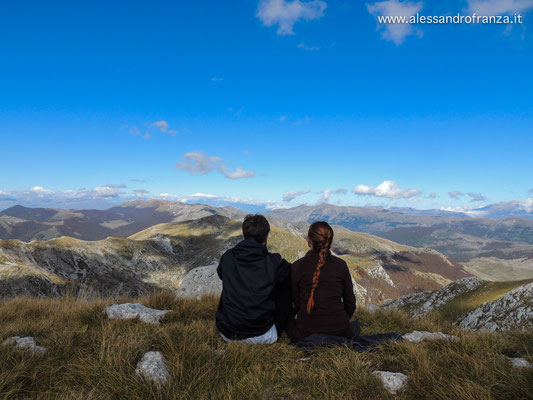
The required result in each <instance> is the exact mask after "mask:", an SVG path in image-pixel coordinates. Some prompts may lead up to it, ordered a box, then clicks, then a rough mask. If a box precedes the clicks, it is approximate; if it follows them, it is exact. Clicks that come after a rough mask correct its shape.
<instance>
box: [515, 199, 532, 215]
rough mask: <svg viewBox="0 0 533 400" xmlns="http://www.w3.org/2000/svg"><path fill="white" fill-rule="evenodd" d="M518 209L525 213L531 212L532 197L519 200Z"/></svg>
mask: <svg viewBox="0 0 533 400" xmlns="http://www.w3.org/2000/svg"><path fill="white" fill-rule="evenodd" d="M518 207H519V208H521V209H522V210H524V211H525V212H528V213H530V212H533V197H530V198H528V199H525V200H519V201H518Z"/></svg>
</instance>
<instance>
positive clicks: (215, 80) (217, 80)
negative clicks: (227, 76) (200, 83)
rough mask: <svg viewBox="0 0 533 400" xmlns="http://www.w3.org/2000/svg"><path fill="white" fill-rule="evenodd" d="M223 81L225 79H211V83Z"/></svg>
mask: <svg viewBox="0 0 533 400" xmlns="http://www.w3.org/2000/svg"><path fill="white" fill-rule="evenodd" d="M223 80H224V78H215V77H213V78H211V81H213V82H221V81H223Z"/></svg>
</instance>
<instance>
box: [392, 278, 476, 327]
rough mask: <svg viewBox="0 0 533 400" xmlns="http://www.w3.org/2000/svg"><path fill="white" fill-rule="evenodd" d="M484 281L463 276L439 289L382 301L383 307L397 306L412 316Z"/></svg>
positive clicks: (434, 308)
mask: <svg viewBox="0 0 533 400" xmlns="http://www.w3.org/2000/svg"><path fill="white" fill-rule="evenodd" d="M483 282H484V281H483V280H482V279H479V278H463V279H459V280H457V281H455V282H452V283H450V284H449V285H446V286H444V287H443V288H442V289H439V290H430V291H427V292H421V293H414V294H410V295H407V296H401V297H398V298H397V299H395V300H389V301H386V302H385V303H383V305H382V307H383V308H399V309H403V310H405V311H406V312H407V313H409V314H410V315H412V316H414V317H420V316H422V315H425V314H427V313H428V312H431V311H433V310H436V309H438V308H440V307H442V306H443V305H445V304H446V303H448V302H449V301H451V300H453V299H454V298H456V297H457V296H459V295H462V294H463V293H467V292H471V291H472V290H475V289H477V288H478V287H479V286H480V285H481V284H482V283H483Z"/></svg>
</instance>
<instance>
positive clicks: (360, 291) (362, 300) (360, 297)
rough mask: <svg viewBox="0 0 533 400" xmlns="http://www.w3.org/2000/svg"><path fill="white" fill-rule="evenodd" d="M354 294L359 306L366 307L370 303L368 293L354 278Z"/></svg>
mask: <svg viewBox="0 0 533 400" xmlns="http://www.w3.org/2000/svg"><path fill="white" fill-rule="evenodd" d="M352 285H353V294H354V295H355V299H356V301H357V304H358V305H364V304H366V303H367V302H368V291H367V290H366V289H365V288H364V287H363V286H361V285H360V284H358V283H357V281H356V280H355V279H354V278H353V276H352Z"/></svg>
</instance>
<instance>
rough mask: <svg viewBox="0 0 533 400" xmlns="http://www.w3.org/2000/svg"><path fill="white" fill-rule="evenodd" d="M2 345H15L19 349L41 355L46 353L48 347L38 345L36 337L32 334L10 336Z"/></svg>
mask: <svg viewBox="0 0 533 400" xmlns="http://www.w3.org/2000/svg"><path fill="white" fill-rule="evenodd" d="M2 346H14V347H15V348H17V349H24V350H28V351H30V352H31V353H33V354H36V355H39V356H42V355H44V354H45V353H46V349H45V348H44V347H41V346H37V342H36V341H35V338H32V337H31V336H27V337H20V336H13V337H10V338H9V339H6V340H4V341H3V342H2Z"/></svg>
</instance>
